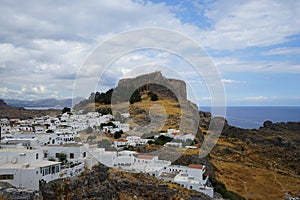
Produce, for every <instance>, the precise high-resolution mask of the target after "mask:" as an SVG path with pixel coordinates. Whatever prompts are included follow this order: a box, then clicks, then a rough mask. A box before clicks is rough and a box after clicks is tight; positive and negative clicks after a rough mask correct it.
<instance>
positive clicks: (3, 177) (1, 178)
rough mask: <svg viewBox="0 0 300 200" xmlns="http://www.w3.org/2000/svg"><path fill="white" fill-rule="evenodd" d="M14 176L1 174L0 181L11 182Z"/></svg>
mask: <svg viewBox="0 0 300 200" xmlns="http://www.w3.org/2000/svg"><path fill="white" fill-rule="evenodd" d="M13 179H14V175H13V174H1V175H0V180H13Z"/></svg>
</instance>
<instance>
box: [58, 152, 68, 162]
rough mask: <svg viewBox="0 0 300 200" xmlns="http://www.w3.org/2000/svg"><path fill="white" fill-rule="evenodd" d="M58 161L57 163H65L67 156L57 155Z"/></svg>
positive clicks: (63, 154)
mask: <svg viewBox="0 0 300 200" xmlns="http://www.w3.org/2000/svg"><path fill="white" fill-rule="evenodd" d="M58 160H59V162H62V163H65V162H66V161H67V154H65V153H60V154H58Z"/></svg>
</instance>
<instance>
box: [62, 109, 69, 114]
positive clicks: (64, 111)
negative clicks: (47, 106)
mask: <svg viewBox="0 0 300 200" xmlns="http://www.w3.org/2000/svg"><path fill="white" fill-rule="evenodd" d="M67 112H71V108H68V107H64V108H63V109H62V111H61V113H62V114H64V113H67Z"/></svg>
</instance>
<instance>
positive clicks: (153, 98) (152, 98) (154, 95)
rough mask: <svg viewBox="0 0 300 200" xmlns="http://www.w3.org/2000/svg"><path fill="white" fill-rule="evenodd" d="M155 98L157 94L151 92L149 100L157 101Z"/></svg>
mask: <svg viewBox="0 0 300 200" xmlns="http://www.w3.org/2000/svg"><path fill="white" fill-rule="evenodd" d="M157 100H158V96H157V94H155V93H153V94H152V95H151V101H157Z"/></svg>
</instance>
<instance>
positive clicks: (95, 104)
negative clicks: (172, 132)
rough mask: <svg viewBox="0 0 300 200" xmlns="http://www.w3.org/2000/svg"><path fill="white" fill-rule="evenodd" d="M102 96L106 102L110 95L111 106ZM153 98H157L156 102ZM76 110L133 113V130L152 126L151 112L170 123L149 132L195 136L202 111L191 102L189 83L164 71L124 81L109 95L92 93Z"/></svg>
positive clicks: (108, 92) (76, 106)
mask: <svg viewBox="0 0 300 200" xmlns="http://www.w3.org/2000/svg"><path fill="white" fill-rule="evenodd" d="M99 96H100V97H101V96H103V99H105V98H106V97H107V96H109V97H110V98H111V101H110V102H109V103H111V104H107V103H104V102H103V103H101V101H100V102H99V101H97V99H99V98H98V97H99ZM153 96H156V99H155V100H154V99H153ZM106 102H108V101H106ZM129 102H130V103H129ZM154 105H156V106H154ZM74 110H83V111H84V112H88V111H98V112H102V113H104V114H105V113H108V112H110V113H113V114H115V113H116V112H119V113H127V112H129V113H130V115H131V121H130V122H128V123H129V124H130V125H131V126H132V127H137V126H143V127H144V126H147V125H149V124H151V116H150V113H152V116H155V117H152V120H153V119H156V120H157V121H159V120H160V119H161V120H160V121H163V118H164V116H166V122H165V124H163V126H162V127H161V128H160V129H159V130H151V128H149V132H150V131H157V132H158V131H166V130H167V129H169V128H174V129H180V130H181V131H182V132H187V133H195V132H197V129H198V125H199V114H198V108H197V106H196V104H194V103H192V102H190V101H189V100H188V99H187V93H186V84H185V82H184V81H182V80H176V79H169V78H166V77H164V76H163V75H162V74H161V72H154V73H150V74H145V75H141V76H138V77H135V78H129V79H121V80H120V81H119V82H118V85H117V87H116V88H114V89H111V90H109V91H107V92H106V93H99V92H96V93H92V94H91V96H90V97H89V98H88V99H87V100H84V101H81V102H80V103H79V104H77V105H75V106H74ZM152 124H154V122H153V121H152Z"/></svg>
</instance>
